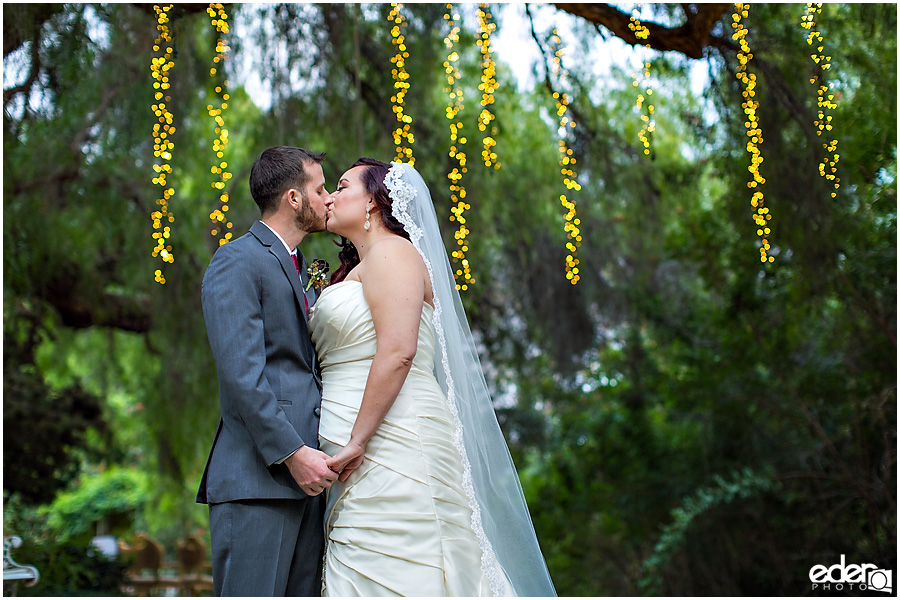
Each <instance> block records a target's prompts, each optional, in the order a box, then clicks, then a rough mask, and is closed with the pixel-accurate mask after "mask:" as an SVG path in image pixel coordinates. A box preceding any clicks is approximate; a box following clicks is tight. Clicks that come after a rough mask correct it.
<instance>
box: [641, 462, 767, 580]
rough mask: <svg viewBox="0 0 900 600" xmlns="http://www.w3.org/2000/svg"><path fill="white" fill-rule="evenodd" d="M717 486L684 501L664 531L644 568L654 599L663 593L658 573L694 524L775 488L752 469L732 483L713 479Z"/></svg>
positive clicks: (715, 477) (702, 490)
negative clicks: (708, 515)
mask: <svg viewBox="0 0 900 600" xmlns="http://www.w3.org/2000/svg"><path fill="white" fill-rule="evenodd" d="M712 479H713V483H714V485H711V486H706V487H702V488H700V489H698V490H697V491H696V492H695V493H694V494H693V495H691V496H688V497H686V498H685V499H684V501H683V502H682V504H681V506H680V507H678V508H675V509H673V510H672V522H671V523H668V524H666V525H665V526H664V527H663V528H662V534H661V535H660V537H659V541H658V542H656V545H655V546H654V548H653V554H652V555H650V557H648V558H647V559H646V560H645V561H644V565H643V571H644V573H645V577H644V579H642V580H641V582H640V585H641V587H642V588H643V589H644V590H645V591H650V592H651V593H652V595H657V594H659V593H660V583H661V581H660V578H659V575H658V572H659V571H660V570H661V569H663V568H665V567H666V566H667V565H668V563H669V561H670V560H671V559H672V555H673V554H674V553H675V552H676V551H677V550H678V549H679V546H682V545H683V544H684V543H685V542H686V534H687V532H688V529H690V527H691V525H692V523H694V521H696V520H698V519H700V518H702V517H703V516H704V515H705V514H706V513H709V512H710V511H712V510H715V509H717V508H719V507H722V506H724V505H728V504H731V503H733V502H737V501H740V500H744V499H747V498H750V497H752V496H755V495H757V494H759V493H761V492H766V491H769V490H771V489H772V488H773V483H772V480H771V479H770V478H769V477H767V476H760V475H758V474H756V473H754V472H753V471H751V470H750V469H744V470H743V471H742V472H740V473H733V474H732V476H731V481H728V480H726V479H724V478H723V477H721V476H719V475H714V476H713V478H712Z"/></svg>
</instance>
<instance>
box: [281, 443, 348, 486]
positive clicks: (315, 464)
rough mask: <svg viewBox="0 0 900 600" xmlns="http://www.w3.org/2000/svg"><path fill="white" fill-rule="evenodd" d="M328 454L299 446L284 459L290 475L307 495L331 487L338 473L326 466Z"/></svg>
mask: <svg viewBox="0 0 900 600" xmlns="http://www.w3.org/2000/svg"><path fill="white" fill-rule="evenodd" d="M326 460H331V459H329V458H328V455H327V454H325V453H324V452H321V451H319V450H315V449H313V448H310V447H309V446H301V447H300V448H299V449H298V450H297V451H296V452H294V453H293V454H292V455H290V456H289V457H288V458H286V459H285V461H284V464H286V465H287V468H288V470H289V471H290V472H291V476H292V477H293V478H294V481H296V482H297V485H299V486H300V489H301V490H303V491H304V492H306V494H307V495H308V496H318V495H319V494H321V493H322V492H324V491H325V490H327V489H328V488H330V487H331V484H332V483H334V482H335V480H336V479H337V478H338V474H337V473H336V472H334V471H332V470H331V469H330V468H328V465H327V464H326Z"/></svg>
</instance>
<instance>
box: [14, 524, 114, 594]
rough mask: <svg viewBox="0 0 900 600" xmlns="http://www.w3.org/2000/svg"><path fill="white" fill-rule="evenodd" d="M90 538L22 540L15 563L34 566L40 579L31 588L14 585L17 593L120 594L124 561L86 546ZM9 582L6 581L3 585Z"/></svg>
mask: <svg viewBox="0 0 900 600" xmlns="http://www.w3.org/2000/svg"><path fill="white" fill-rule="evenodd" d="M89 540H90V538H89V537H82V538H81V539H77V540H76V539H73V540H70V541H67V542H64V543H60V542H57V541H52V540H44V541H41V542H36V543H35V542H29V541H27V540H26V541H24V542H23V544H22V547H21V548H19V549H18V550H17V551H16V553H15V555H14V557H15V559H16V562H18V563H19V564H24V565H34V566H35V567H37V569H38V571H39V572H40V579H39V580H38V582H37V584H36V585H35V586H34V587H26V586H25V585H23V584H17V586H16V594H17V595H20V596H121V595H122V586H123V584H125V582H126V575H125V569H126V566H127V565H126V563H124V562H123V561H121V560H119V559H115V558H107V557H105V556H103V555H102V554H101V553H100V552H98V551H96V550H94V549H93V548H89V547H88V542H89ZM4 585H5V586H6V585H9V584H4Z"/></svg>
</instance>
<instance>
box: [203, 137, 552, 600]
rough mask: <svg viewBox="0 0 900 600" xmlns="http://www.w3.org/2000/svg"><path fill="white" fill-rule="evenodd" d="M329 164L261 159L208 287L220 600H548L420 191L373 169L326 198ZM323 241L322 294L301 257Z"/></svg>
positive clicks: (368, 162)
mask: <svg viewBox="0 0 900 600" xmlns="http://www.w3.org/2000/svg"><path fill="white" fill-rule="evenodd" d="M323 160H324V154H320V153H315V152H310V151H308V150H304V149H302V148H295V147H287V146H281V147H274V148H269V149H267V150H265V151H264V152H263V153H262V154H260V155H259V157H258V158H257V159H256V162H255V163H254V164H253V168H252V170H251V171H250V194H251V196H252V197H253V199H254V201H256V204H257V205H258V206H259V209H260V213H261V216H260V220H259V221H257V222H255V223H254V224H253V226H252V227H251V228H250V231H249V233H247V234H246V235H244V236H242V237H240V238H238V239H236V240H234V241H232V242H230V243H228V244H226V245H224V246H221V247H220V248H219V249H218V250H217V251H216V253H215V255H214V256H213V258H212V260H211V262H210V264H209V267H208V269H207V271H206V274H205V276H204V278H203V287H202V301H203V316H204V319H205V321H206V329H207V333H208V336H209V343H210V346H211V348H212V353H213V357H214V358H215V362H216V371H217V373H218V379H219V397H220V401H221V411H222V412H221V419H220V421H219V426H218V429H217V430H216V434H215V440H214V441H213V446H212V450H211V452H210V455H209V460H208V461H207V464H206V469H205V471H204V473H203V479H202V481H201V483H200V490H199V492H198V494H197V501H198V502H201V503H205V504H209V519H210V534H211V538H212V562H213V580H214V585H215V593H216V595H217V596H285V595H286V596H319V595H324V596H554V595H555V591H554V588H553V584H552V582H551V580H550V576H549V573H548V571H547V566H546V564H545V561H544V558H543V556H542V554H541V551H540V547H539V546H538V541H537V537H536V536H535V533H534V527H533V525H532V523H531V518H530V516H529V513H528V507H527V506H526V504H525V497H524V495H523V493H522V488H521V485H520V484H519V479H518V476H517V474H516V470H515V465H514V464H513V462H512V459H511V457H510V454H509V449H508V448H507V446H506V442H505V440H504V438H503V434H502V433H501V431H500V427H499V425H498V424H497V419H496V416H495V414H494V411H493V405H492V402H491V397H490V393H489V392H488V389H487V385H486V384H485V379H484V374H483V372H482V369H481V364H480V361H479V358H478V353H477V351H476V348H475V344H474V342H473V339H472V334H471V332H470V330H469V325H468V322H467V320H466V316H465V312H464V311H463V306H462V302H461V301H460V298H459V293H458V292H457V290H456V282H455V279H454V277H453V272H452V271H451V268H450V262H449V260H448V258H447V252H446V250H445V248H444V245H443V242H442V240H441V235H440V229H439V227H438V220H437V216H436V214H435V209H434V205H433V204H432V200H431V194H430V193H429V191H428V186H427V185H426V184H425V182H424V180H423V179H422V177H421V176H420V175H419V173H418V172H417V171H416V170H415V169H413V168H412V167H411V166H409V165H406V164H400V163H391V164H388V163H383V162H380V161H377V160H373V159H368V158H364V159H360V160H359V161H357V162H356V163H355V164H354V165H353V166H351V167H350V169H348V170H347V171H346V172H345V173H344V174H343V175H342V176H341V178H340V180H339V181H338V182H337V188H336V189H335V191H334V192H333V193H331V194H329V193H328V191H327V190H326V183H325V177H324V175H323V171H322V161H323ZM326 230H327V231H329V232H331V233H334V234H337V235H340V236H342V240H343V245H342V248H341V251H340V255H339V256H340V263H341V264H340V267H339V268H337V269H336V270H335V272H334V274H333V275H332V277H331V280H330V284H329V285H328V286H327V287H325V288H324V290H322V291H321V292H320V290H319V289H318V286H316V285H313V283H315V280H316V279H317V278H318V277H319V276H320V275H321V274H320V273H317V272H315V271H313V270H309V271H308V270H307V266H306V261H305V259H304V257H303V255H302V254H301V253H300V252H298V251H297V245H298V244H299V243H300V242H301V241H302V240H303V238H304V237H305V236H306V235H307V234H309V233H313V232H319V231H326ZM310 277H312V278H313V281H312V282H311V281H310Z"/></svg>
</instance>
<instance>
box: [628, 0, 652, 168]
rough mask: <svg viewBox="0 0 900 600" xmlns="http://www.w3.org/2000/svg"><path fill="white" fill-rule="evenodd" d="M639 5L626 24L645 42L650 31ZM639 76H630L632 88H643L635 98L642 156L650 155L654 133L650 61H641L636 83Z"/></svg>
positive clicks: (647, 46) (646, 44)
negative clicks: (643, 19)
mask: <svg viewBox="0 0 900 600" xmlns="http://www.w3.org/2000/svg"><path fill="white" fill-rule="evenodd" d="M640 15H641V13H640V4H638V5H637V6H635V7H634V9H633V10H632V11H631V20H630V21H629V22H628V29H630V30H631V31H633V32H634V35H635V37H637V38H638V39H639V40H647V39H648V38H649V37H650V30H649V29H647V26H646V25H644V24H642V23H641V20H640ZM644 46H645V47H646V48H649V47H650V43H649V42H647V43H645V44H644ZM638 77H639V75H638V74H637V73H635V74H634V75H632V79H633V80H634V81H633V82H632V84H633V85H634V87H643V88H644V91H643V92H638V96H637V101H636V104H637V108H638V110H639V111H641V130H640V132H638V139H640V140H641V144H643V146H644V154H650V139H651V137H652V136H653V132H654V131H656V121H655V120H654V119H653V112H654V107H653V103H652V102H650V96H652V95H653V88H652V87H651V86H650V61H647V60H643V59H642V60H641V75H640V77H641V80H640V82H639V81H638ZM645 104H646V109H647V111H646V113H645V112H644V106H645Z"/></svg>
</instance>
